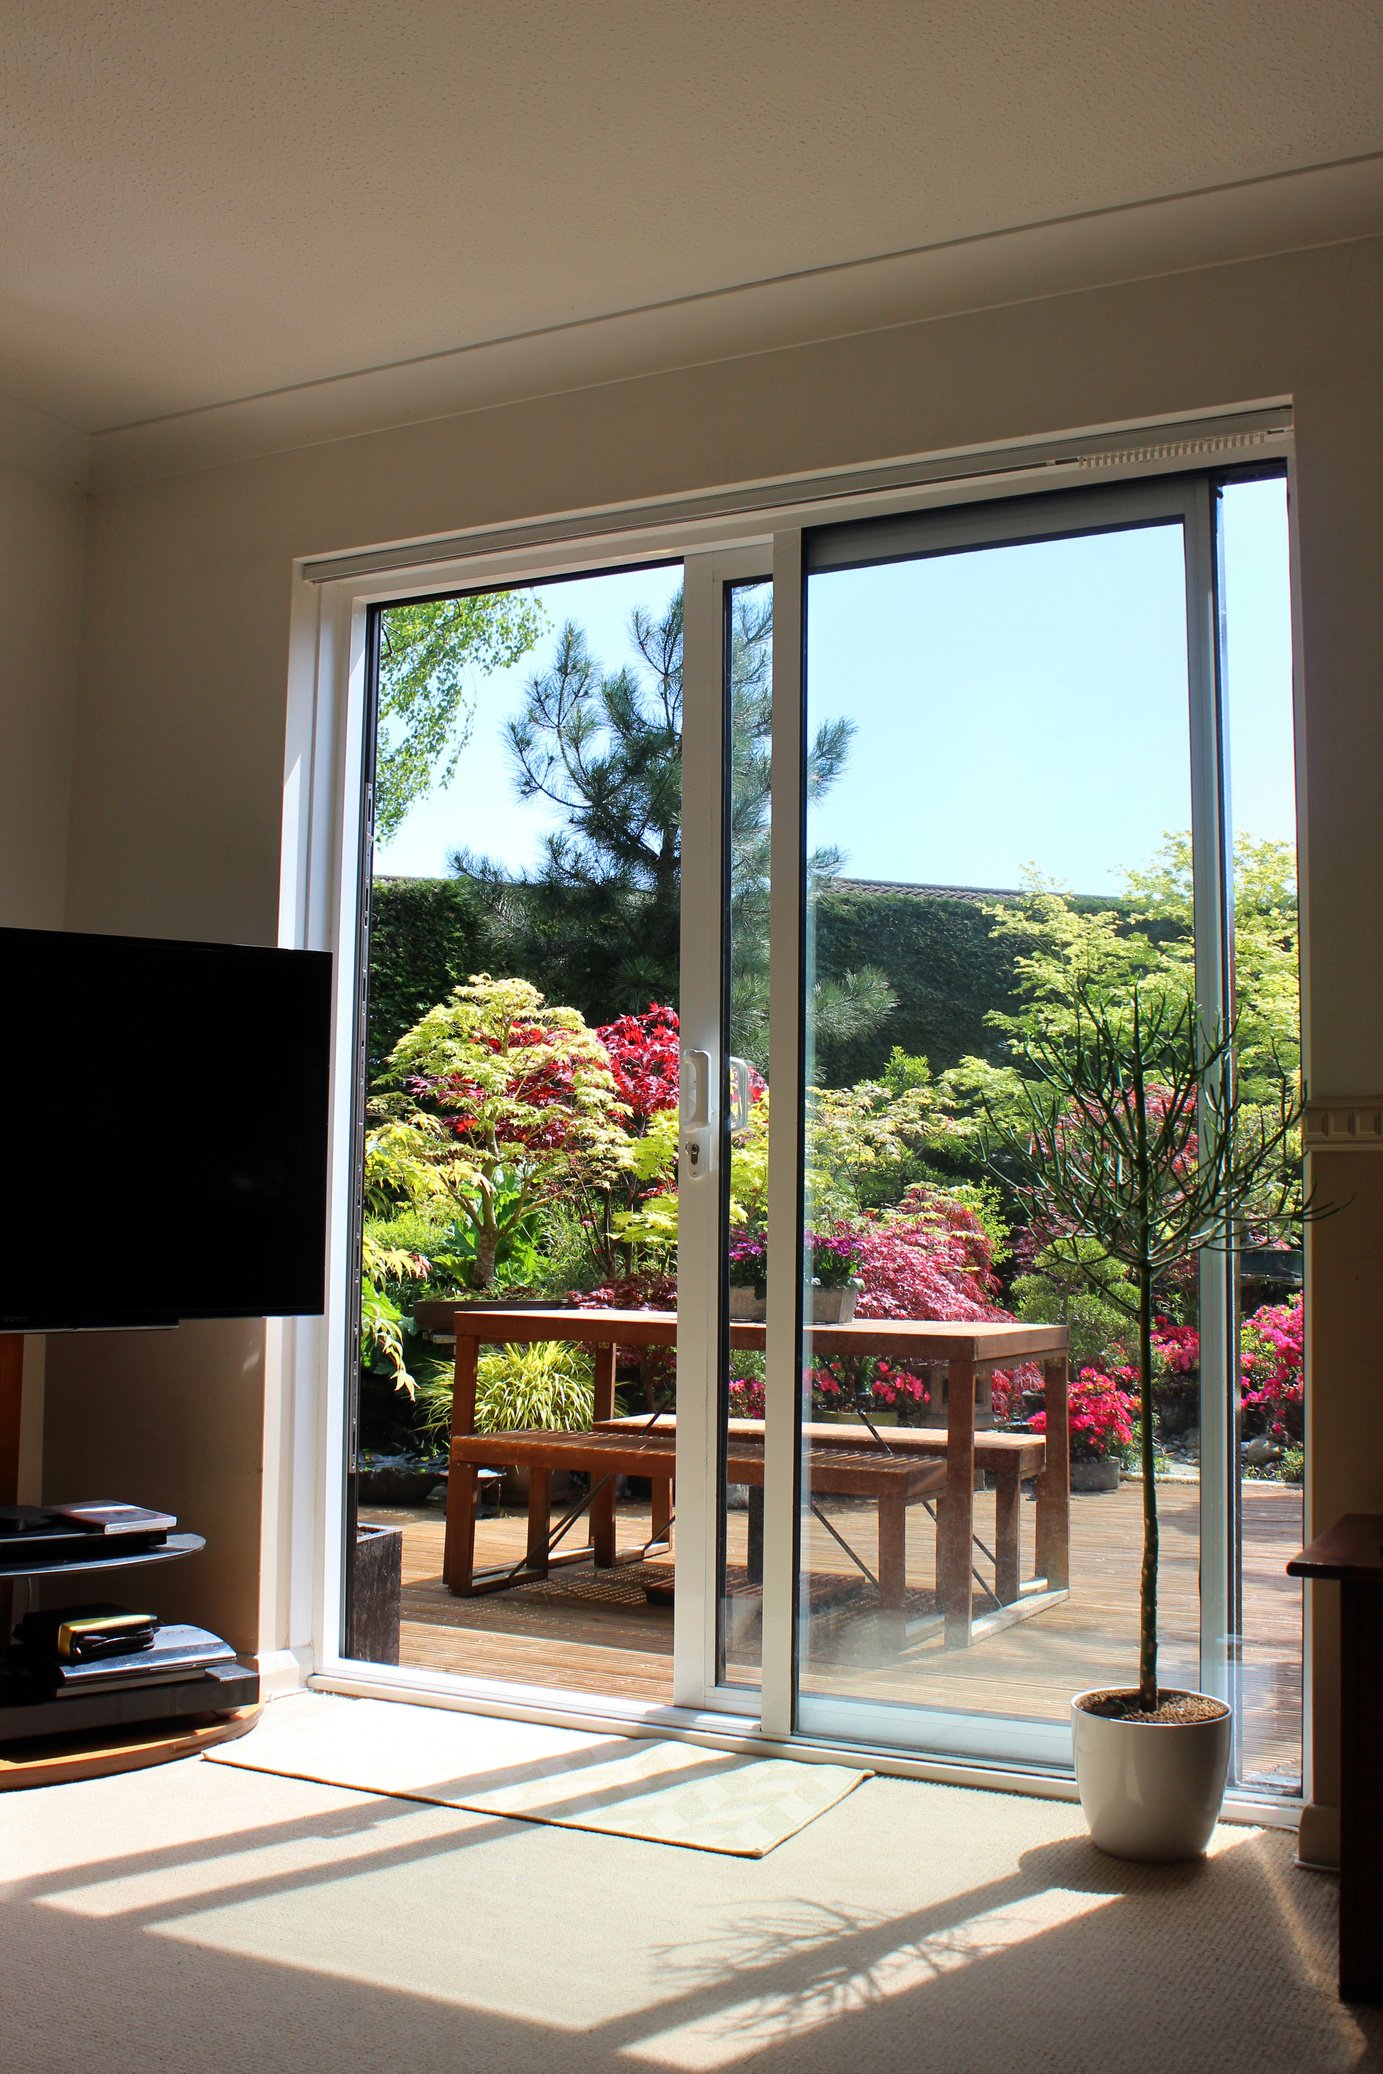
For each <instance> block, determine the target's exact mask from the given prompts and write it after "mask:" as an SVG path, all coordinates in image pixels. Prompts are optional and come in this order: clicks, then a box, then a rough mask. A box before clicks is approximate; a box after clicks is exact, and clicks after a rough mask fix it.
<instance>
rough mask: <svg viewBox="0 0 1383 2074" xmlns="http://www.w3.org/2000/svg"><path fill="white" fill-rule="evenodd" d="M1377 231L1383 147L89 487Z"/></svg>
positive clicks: (687, 308) (620, 338)
mask: <svg viewBox="0 0 1383 2074" xmlns="http://www.w3.org/2000/svg"><path fill="white" fill-rule="evenodd" d="M1381 232H1383V154H1377V155H1371V156H1369V157H1367V158H1362V159H1353V160H1349V161H1347V162H1344V163H1340V164H1335V165H1329V166H1319V167H1312V168H1309V169H1307V170H1305V171H1302V172H1296V173H1287V174H1281V175H1277V176H1273V177H1271V178H1267V179H1261V180H1253V181H1245V182H1241V183H1236V184H1234V185H1232V186H1228V187H1221V188H1215V189H1208V190H1204V191H1202V192H1199V193H1196V194H1189V195H1179V196H1173V197H1171V198H1168V199H1164V200H1158V201H1151V202H1142V203H1135V204H1132V205H1129V206H1126V207H1120V208H1115V209H1108V210H1100V211H1097V212H1094V213H1091V214H1088V215H1083V216H1075V217H1067V218H1063V219H1060V220H1058V221H1054V222H1048V223H1039V224H1030V225H1025V226H1023V227H1021V228H1019V229H1015V230H1010V231H999V232H993V233H990V234H987V235H986V236H983V237H977V238H970V239H964V240H960V241H957V242H955V243H951V244H946V245H938V246H932V247H928V248H926V249H923V250H919V251H913V252H906V253H898V254H893V255H889V256H886V257H883V258H877V259H867V260H860V261H856V262H853V263H851V264H849V265H845V266H835V267H827V268H822V269H819V270H816V271H813V272H809V273H804V274H797V275H790V276H786V277H783V278H781V279H778V280H772V281H765V282H760V283H755V284H752V285H749V286H745V287H739V288H732V289H726V290H723V291H719V292H717V293H714V294H709V295H700V296H694V297H689V298H686V299H684V300H681V301H677V302H670V303H662V304H659V305H656V306H654V307H651V308H647V309H638V310H629V311H622V312H620V313H618V314H616V315H611V316H606V317H598V318H592V319H588V320H586V321H583V322H581V323H576V324H571V325H562V326H559V327H555V328H553V329H550V330H545V331H539V332H531V333H527V334H524V335H522V336H519V337H514V338H505V339H498V340H493V341H489V342H485V343H482V344H477V345H471V346H466V347H463V348H461V349H459V350H457V351H455V352H448V353H440V354H434V355H431V356H429V357H427V358H426V359H421V360H413V361H409V362H406V363H403V364H400V365H395V366H390V367H382V368H374V369H368V370H364V371H361V372H359V373H353V374H345V375H340V376H337V377H335V378H334V379H331V380H327V381H321V382H313V383H308V384H305V385H302V386H299V387H295V388H291V389H283V390H278V391H275V392H272V393H270V394H267V395H262V396H250V397H245V398H242V399H239V400H236V401H233V402H228V403H224V404H218V405H215V406H212V407H210V408H208V409H203V410H195V411H187V412H182V413H179V414H178V415H176V416H172V417H166V418H159V419H154V420H152V421H150V422H148V423H144V424H137V425H127V426H122V427H118V428H114V429H112V430H109V431H104V432H98V433H96V434H94V435H93V436H92V440H91V486H92V488H93V490H95V491H103V490H113V489H117V488H120V487H123V486H126V485H129V484H134V483H139V482H149V481H154V480H157V479H158V478H160V477H164V476H173V475H184V474H189V473H193V472H196V471H199V470H202V469H207V468H214V467H219V466H223V465H225V464H227V463H231V462H236V461H247V460H252V459H256V458H261V457H264V456H267V455H271V454H276V453H284V452H290V451H292V450H294V449H296V448H300V447H305V446H314V445H320V444H323V443H325V442H328V441H331V440H340V439H350V438H355V437H358V436H360V435H362V434H365V433H370V432H378V431H383V430H387V429H389V428H390V427H394V426H401V425H409V424H418V423H423V422H426V421H427V420H430V419H434V418H441V417H451V416H455V415H458V414H461V413H464V412H467V411H475V410H486V409H493V408H496V407H499V406H502V405H506V404H512V403H518V402H522V401H524V400H527V399H531V398H534V397H538V396H544V395H552V394H558V393H563V392H567V391H571V390H575V389H583V388H591V387H595V386H599V385H602V384H605V383H610V382H617V381H624V380H631V379H636V378H638V377H640V376H644V375H651V374H658V373H666V372H669V371H671V370H672V369H675V368H679V367H687V366H696V365H705V364H708V363H711V362H714V361H717V360H724V359H737V358H741V357H743V356H745V355H747V354H755V353H766V352H772V351H775V350H779V349H782V348H788V347H793V346H799V345H808V344H812V343H817V342H820V341H822V340H825V339H830V338H839V337H847V336H851V335H854V334H858V333H862V332H870V331H877V330H884V329H888V328H890V327H893V326H898V325H904V324H914V323H919V322H926V321H928V320H933V319H937V318H942V317H949V316H958V315H961V314H963V313H965V312H967V311H972V310H978V309H985V308H993V307H996V306H1000V305H1003V304H1008V303H1016V302H1028V301H1033V300H1036V299H1039V298H1043V297H1047V296H1053V295H1062V294H1069V293H1073V292H1077V291H1080V290H1083V289H1090V288H1098V287H1104V286H1110V285H1113V284H1114V283H1116V282H1120V281H1128V280H1137V279H1147V278H1150V277H1155V276H1158V275H1162V274H1172V273H1183V272H1187V271H1190V270H1193V269H1196V268H1200V267H1208V266H1215V265H1222V264H1226V263H1231V262H1234V261H1239V260H1247V259H1255V258H1265V257H1268V256H1270V255H1272V254H1275V253H1282V252H1288V251H1296V250H1303V249H1309V248H1311V247H1314V246H1320V245H1326V244H1336V243H1343V242H1347V241H1349V240H1353V239H1358V238H1365V237H1371V236H1375V235H1378V234H1379V233H1381ZM30 415H31V416H37V415H38V414H37V413H31V414H30ZM63 429H64V430H65V429H66V428H63ZM72 436H73V437H74V438H80V437H82V435H77V434H74V435H72Z"/></svg>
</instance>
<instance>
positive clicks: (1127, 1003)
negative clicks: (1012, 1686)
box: [990, 984, 1321, 1859]
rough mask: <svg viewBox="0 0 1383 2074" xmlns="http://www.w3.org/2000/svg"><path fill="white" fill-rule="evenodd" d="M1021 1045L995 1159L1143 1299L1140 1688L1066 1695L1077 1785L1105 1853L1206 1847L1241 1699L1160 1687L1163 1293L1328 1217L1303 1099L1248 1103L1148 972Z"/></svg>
mask: <svg viewBox="0 0 1383 2074" xmlns="http://www.w3.org/2000/svg"><path fill="white" fill-rule="evenodd" d="M1025 1057H1026V1063H1027V1066H1028V1068H1029V1072H1030V1074H1031V1076H1032V1077H1031V1078H1025V1080H1024V1084H1023V1091H1022V1095H1021V1101H1020V1111H1019V1116H1020V1120H1019V1121H1017V1122H1016V1123H1015V1122H1007V1123H1005V1122H1002V1121H998V1120H996V1119H995V1118H994V1117H992V1116H991V1119H990V1147H991V1164H993V1165H994V1167H995V1170H996V1171H997V1172H1000V1173H1001V1174H1002V1175H1003V1177H1004V1178H1005V1179H1006V1180H1007V1181H1008V1183H1009V1185H1010V1186H1012V1187H1013V1188H1014V1189H1015V1190H1016V1192H1017V1193H1018V1195H1019V1196H1020V1198H1024V1199H1026V1200H1027V1202H1028V1203H1029V1204H1030V1205H1031V1206H1032V1208H1033V1211H1034V1215H1035V1216H1036V1217H1037V1218H1038V1219H1039V1220H1040V1222H1041V1223H1042V1224H1044V1225H1046V1226H1048V1227H1049V1228H1050V1227H1051V1226H1052V1225H1053V1224H1054V1223H1055V1225H1056V1226H1057V1232H1056V1236H1055V1238H1054V1239H1053V1240H1052V1241H1051V1242H1050V1244H1051V1247H1052V1248H1053V1250H1054V1255H1055V1257H1057V1258H1059V1259H1061V1260H1062V1262H1063V1264H1064V1265H1065V1266H1066V1267H1067V1268H1069V1269H1070V1270H1071V1271H1072V1272H1073V1273H1074V1274H1075V1275H1077V1276H1081V1275H1089V1276H1090V1277H1091V1278H1092V1279H1093V1278H1094V1277H1095V1276H1097V1275H1098V1274H1099V1273H1101V1272H1102V1271H1103V1272H1105V1273H1107V1269H1106V1268H1104V1266H1103V1263H1104V1262H1105V1261H1113V1262H1116V1263H1117V1264H1118V1265H1119V1266H1120V1267H1121V1268H1122V1269H1123V1271H1124V1272H1125V1273H1126V1275H1127V1276H1128V1277H1129V1279H1130V1281H1131V1283H1132V1284H1133V1287H1134V1290H1135V1292H1136V1298H1137V1325H1138V1367H1137V1378H1136V1381H1137V1387H1138V1399H1137V1403H1138V1416H1137V1428H1138V1457H1139V1464H1140V1468H1141V1472H1142V1484H1143V1563H1142V1573H1141V1580H1140V1590H1139V1651H1138V1683H1137V1685H1136V1686H1132V1687H1130V1688H1128V1689H1126V1690H1124V1689H1121V1690H1107V1689H1100V1690H1092V1691H1088V1692H1081V1693H1077V1694H1076V1696H1075V1697H1074V1699H1073V1700H1072V1702H1071V1711H1072V1730H1073V1742H1074V1748H1075V1763H1076V1783H1077V1786H1078V1789H1079V1792H1080V1798H1081V1806H1082V1807H1083V1809H1084V1811H1085V1815H1086V1820H1087V1821H1088V1823H1089V1825H1090V1831H1091V1835H1092V1837H1093V1838H1094V1841H1095V1842H1096V1843H1097V1844H1098V1845H1099V1846H1100V1848H1101V1849H1102V1850H1105V1851H1108V1852H1110V1853H1112V1854H1113V1855H1114V1856H1116V1857H1125V1858H1144V1859H1181V1858H1191V1857H1197V1856H1199V1855H1200V1853H1201V1852H1202V1851H1203V1850H1204V1849H1205V1846H1206V1844H1207V1843H1208V1842H1209V1839H1210V1833H1211V1830H1212V1829H1213V1828H1214V1825H1215V1818H1216V1815H1217V1813H1218V1811H1219V1806H1220V1801H1221V1799H1222V1798H1223V1794H1224V1786H1225V1779H1226V1776H1227V1772H1228V1765H1229V1753H1230V1725H1231V1724H1230V1708H1229V1705H1228V1703H1227V1702H1226V1701H1224V1700H1222V1699H1219V1698H1216V1697H1214V1696H1212V1695H1210V1694H1206V1693H1198V1692H1183V1691H1179V1690H1170V1689H1168V1688H1166V1687H1163V1686H1161V1685H1160V1684H1159V1683H1158V1675H1157V1575H1158V1518H1157V1485H1156V1482H1155V1480H1154V1455H1153V1397H1152V1374H1153V1359H1152V1356H1153V1347H1152V1341H1153V1320H1154V1309H1155V1299H1154V1292H1155V1288H1156V1285H1157V1282H1158V1278H1159V1277H1160V1276H1162V1275H1165V1274H1166V1272H1167V1271H1168V1269H1170V1268H1172V1267H1173V1266H1174V1265H1175V1264H1176V1263H1178V1262H1180V1261H1184V1260H1185V1259H1187V1258H1188V1257H1192V1256H1195V1255H1198V1254H1199V1253H1200V1252H1201V1251H1202V1249H1204V1248H1205V1247H1209V1246H1225V1245H1227V1244H1229V1243H1231V1241H1232V1238H1233V1236H1234V1234H1235V1232H1236V1231H1237V1230H1238V1229H1239V1228H1241V1227H1243V1226H1245V1225H1247V1226H1250V1227H1251V1228H1252V1229H1253V1230H1254V1231H1255V1232H1258V1233H1261V1232H1263V1231H1265V1230H1271V1229H1275V1228H1281V1227H1282V1226H1296V1225H1298V1224H1300V1223H1301V1221H1302V1220H1303V1218H1305V1217H1308V1216H1310V1215H1312V1214H1321V1213H1320V1212H1313V1210H1312V1208H1311V1206H1310V1205H1309V1204H1307V1203H1305V1202H1303V1201H1302V1199H1301V1190H1300V1169H1299V1166H1298V1165H1297V1163H1296V1160H1295V1158H1294V1153H1293V1147H1294V1140H1295V1133H1296V1130H1297V1127H1298V1124H1299V1122H1300V1117H1301V1108H1302V1101H1301V1095H1300V1092H1299V1089H1297V1088H1296V1087H1295V1086H1294V1085H1292V1084H1289V1082H1288V1081H1287V1080H1286V1078H1285V1077H1283V1078H1281V1079H1280V1080H1279V1083H1278V1101H1277V1105H1276V1107H1275V1108H1273V1109H1268V1108H1265V1107H1264V1106H1263V1105H1262V1104H1261V1103H1254V1104H1250V1103H1248V1102H1246V1101H1244V1100H1242V1099H1241V1098H1240V1095H1239V1093H1238V1092H1237V1090H1236V1085H1235V1077H1234V1030H1233V1027H1232V1026H1230V1027H1229V1028H1221V1029H1217V1030H1214V1031H1207V1030H1206V1029H1205V1028H1204V1026H1203V1023H1202V1020H1201V1017H1200V1015H1199V1012H1198V1010H1197V1009H1196V1006H1195V1004H1194V1003H1193V1002H1190V1001H1188V1000H1186V999H1185V997H1184V996H1183V997H1181V998H1177V997H1176V996H1174V995H1172V996H1169V995H1168V994H1167V993H1166V992H1165V991H1164V990H1161V989H1156V990H1155V989H1154V988H1153V987H1152V986H1151V985H1148V984H1145V986H1144V987H1143V988H1142V989H1141V990H1140V989H1139V988H1137V987H1135V988H1134V989H1133V990H1132V991H1131V993H1130V994H1129V995H1128V996H1127V997H1126V998H1125V999H1124V1000H1123V1001H1122V1002H1119V1003H1117V1004H1114V1003H1109V1002H1101V1001H1099V1000H1096V999H1093V998H1090V997H1088V996H1085V995H1078V997H1077V1000H1076V1003H1075V1013H1074V1016H1073V1018H1072V1019H1071V1021H1070V1023H1069V1025H1068V1026H1067V1027H1066V1028H1064V1029H1062V1028H1054V1029H1053V1030H1052V1031H1051V1032H1050V1033H1049V1034H1048V1035H1046V1036H1045V1037H1038V1038H1035V1039H1034V1040H1032V1041H1031V1042H1030V1043H1029V1044H1028V1045H1027V1046H1026V1047H1025ZM1091 1240H1093V1241H1095V1242H1096V1244H1095V1246H1094V1247H1092V1246H1091V1244H1090V1241H1091Z"/></svg>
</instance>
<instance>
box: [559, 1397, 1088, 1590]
mask: <svg viewBox="0 0 1383 2074" xmlns="http://www.w3.org/2000/svg"><path fill="white" fill-rule="evenodd" d="M649 1423H650V1422H649V1419H648V1417H647V1415H646V1414H643V1413H639V1412H636V1413H634V1414H633V1415H632V1417H628V1418H622V1419H607V1420H603V1421H601V1422H600V1424H599V1426H598V1427H597V1430H598V1431H600V1432H606V1433H635V1432H639V1431H643V1430H646V1429H648V1427H649ZM726 1425H727V1427H728V1430H729V1437H730V1440H731V1442H732V1443H733V1442H734V1441H736V1440H754V1439H758V1440H760V1441H762V1439H763V1431H764V1422H763V1420H762V1419H729V1420H727V1421H726ZM652 1430H653V1431H654V1432H657V1433H668V1434H674V1435H675V1433H676V1431H677V1414H676V1412H659V1414H658V1415H657V1417H656V1419H654V1420H653V1422H652ZM802 1431H803V1435H804V1437H805V1439H806V1442H807V1445H808V1446H809V1447H810V1448H811V1450H812V1458H813V1467H812V1489H813V1490H816V1491H824V1490H826V1489H827V1488H828V1486H827V1485H826V1484H825V1483H823V1481H822V1479H821V1476H820V1475H819V1474H818V1470H817V1466H816V1458H817V1456H818V1455H820V1454H823V1453H826V1452H829V1451H831V1450H849V1451H852V1452H857V1453H862V1454H865V1455H868V1456H869V1457H870V1458H871V1459H872V1460H874V1461H879V1460H883V1461H888V1460H894V1461H904V1462H916V1461H919V1460H922V1461H929V1462H934V1463H937V1464H943V1463H944V1462H945V1459H946V1435H945V1433H943V1432H938V1431H937V1430H936V1428H935V1427H930V1428H928V1427H916V1426H888V1427H880V1428H879V1429H878V1431H879V1439H878V1441H875V1440H874V1439H873V1437H872V1436H871V1434H870V1430H869V1428H868V1427H867V1426H866V1425H864V1424H863V1422H862V1421H856V1420H843V1421H842V1422H841V1423H840V1424H839V1425H832V1424H829V1423H828V1422H826V1421H825V1420H820V1419H813V1420H811V1422H810V1423H809V1424H808V1425H806V1426H804V1427H803V1429H802ZM1046 1459H1047V1443H1046V1441H1045V1440H1044V1439H1043V1438H1042V1436H1041V1434H1040V1433H980V1434H977V1435H976V1437H975V1467H976V1469H977V1470H980V1471H982V1472H983V1473H984V1474H986V1475H988V1476H992V1477H993V1478H994V1483H995V1492H994V1496H995V1500H996V1503H995V1514H996V1533H995V1545H994V1596H995V1598H996V1599H997V1600H998V1601H999V1603H1000V1605H1001V1606H1011V1605H1013V1604H1014V1602H1015V1601H1016V1600H1017V1598H1018V1596H1019V1592H1020V1590H1021V1583H1022V1579H1021V1571H1022V1562H1021V1556H1020V1550H1019V1536H1018V1523H1019V1519H1020V1513H1019V1505H1020V1502H1021V1498H1022V1487H1023V1485H1024V1484H1025V1483H1026V1482H1027V1481H1028V1480H1029V1478H1031V1477H1040V1476H1041V1474H1042V1471H1043V1468H1044V1467H1045V1464H1046ZM734 1480H735V1479H734V1478H732V1477H731V1476H730V1475H729V1472H728V1470H727V1481H731V1482H733V1481H734ZM1040 1489H1041V1486H1040V1485H1039V1491H1040ZM1044 1502H1045V1500H1044V1499H1043V1498H1042V1497H1040V1496H1039V1499H1038V1516H1039V1518H1040V1517H1041V1508H1042V1506H1043V1504H1044Z"/></svg>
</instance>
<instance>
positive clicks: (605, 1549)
mask: <svg viewBox="0 0 1383 2074" xmlns="http://www.w3.org/2000/svg"><path fill="white" fill-rule="evenodd" d="M591 1359H592V1362H593V1364H594V1376H593V1381H594V1384H595V1416H596V1418H597V1419H612V1418H613V1417H614V1416H615V1349H614V1348H613V1347H592V1348H591ZM616 1488H617V1485H616V1479H615V1478H614V1477H613V1476H612V1477H611V1478H610V1480H609V1482H608V1483H607V1484H606V1486H605V1488H604V1490H603V1491H598V1492H597V1493H596V1495H595V1497H594V1498H592V1500H591V1547H592V1549H593V1551H594V1561H595V1563H596V1566H597V1568H599V1569H605V1570H608V1569H609V1568H610V1566H611V1564H612V1563H613V1562H614V1560H615V1491H616Z"/></svg>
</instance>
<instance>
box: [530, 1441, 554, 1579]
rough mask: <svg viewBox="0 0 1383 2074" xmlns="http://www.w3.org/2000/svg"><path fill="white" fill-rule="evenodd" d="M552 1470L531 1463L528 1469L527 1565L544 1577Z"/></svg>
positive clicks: (550, 1528) (550, 1527)
mask: <svg viewBox="0 0 1383 2074" xmlns="http://www.w3.org/2000/svg"><path fill="white" fill-rule="evenodd" d="M551 1495H552V1471H551V1470H550V1469H540V1468H539V1467H538V1466H537V1464H536V1463H531V1464H530V1465H529V1470H528V1567H529V1569H530V1570H532V1571H533V1573H534V1574H535V1576H538V1577H546V1576H547V1569H548V1546H547V1537H548V1535H549V1534H550V1533H551V1531H552V1524H551V1514H552V1505H551Z"/></svg>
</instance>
